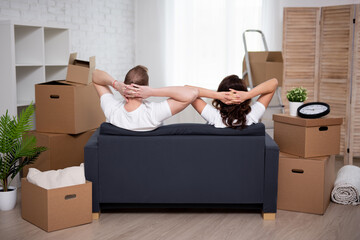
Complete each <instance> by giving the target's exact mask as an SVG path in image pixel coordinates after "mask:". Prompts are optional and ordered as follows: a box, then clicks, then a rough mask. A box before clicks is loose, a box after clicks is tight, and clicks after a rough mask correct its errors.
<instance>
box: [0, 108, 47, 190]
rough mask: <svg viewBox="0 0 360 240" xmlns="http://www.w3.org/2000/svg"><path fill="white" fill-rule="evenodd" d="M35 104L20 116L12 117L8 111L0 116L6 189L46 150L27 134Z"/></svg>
mask: <svg viewBox="0 0 360 240" xmlns="http://www.w3.org/2000/svg"><path fill="white" fill-rule="evenodd" d="M33 114H34V105H33V104H32V103H31V104H30V105H29V106H28V107H27V108H26V109H25V110H23V111H22V112H21V113H20V114H19V116H18V117H16V118H15V117H13V118H11V117H10V116H9V113H8V111H6V113H5V114H4V115H2V116H1V117H0V182H1V183H2V184H5V185H6V186H4V189H6V188H7V185H8V184H9V183H10V182H11V180H10V182H7V178H8V177H9V176H10V178H11V179H13V178H14V177H15V176H16V174H18V173H19V171H21V169H22V168H23V167H24V166H25V165H27V164H31V163H33V162H34V161H35V160H36V159H37V158H38V157H39V155H40V154H41V153H42V152H44V151H46V148H45V147H37V146H36V138H35V137H34V136H30V135H28V134H25V133H26V132H27V131H29V130H31V128H32V116H33Z"/></svg>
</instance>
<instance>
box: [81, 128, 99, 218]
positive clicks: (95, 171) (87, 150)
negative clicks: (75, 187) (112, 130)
mask: <svg viewBox="0 0 360 240" xmlns="http://www.w3.org/2000/svg"><path fill="white" fill-rule="evenodd" d="M99 134H100V129H97V130H96V131H95V132H94V134H93V135H92V136H91V137H90V139H89V140H88V142H87V143H86V145H85V147H84V165H85V178H86V180H88V181H91V182H92V195H93V212H99V211H100V208H99V159H98V137H99Z"/></svg>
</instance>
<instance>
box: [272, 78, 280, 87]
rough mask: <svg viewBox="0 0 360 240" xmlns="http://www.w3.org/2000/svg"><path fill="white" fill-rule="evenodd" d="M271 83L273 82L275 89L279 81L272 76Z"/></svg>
mask: <svg viewBox="0 0 360 240" xmlns="http://www.w3.org/2000/svg"><path fill="white" fill-rule="evenodd" d="M272 80H273V82H274V83H273V84H274V89H275V90H276V88H277V87H278V86H279V81H278V80H277V79H276V78H273V79H272Z"/></svg>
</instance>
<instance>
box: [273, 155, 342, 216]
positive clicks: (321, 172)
mask: <svg viewBox="0 0 360 240" xmlns="http://www.w3.org/2000/svg"><path fill="white" fill-rule="evenodd" d="M334 181H335V156H334V155H332V156H326V157H319V158H312V159H309V158H308V159H306V158H299V157H297V156H294V155H289V154H284V153H282V152H280V157H279V177H278V199H277V208H278V209H282V210H290V211H297V212H305V213H315V214H324V213H325V211H326V209H327V207H328V206H329V203H330V196H331V191H332V189H333V186H334Z"/></svg>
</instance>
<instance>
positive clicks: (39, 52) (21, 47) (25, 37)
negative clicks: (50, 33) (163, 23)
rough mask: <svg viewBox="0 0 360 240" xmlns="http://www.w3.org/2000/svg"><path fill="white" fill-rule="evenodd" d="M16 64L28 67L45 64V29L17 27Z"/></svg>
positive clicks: (15, 28)
mask: <svg viewBox="0 0 360 240" xmlns="http://www.w3.org/2000/svg"><path fill="white" fill-rule="evenodd" d="M14 30H15V31H14V33H15V63H16V64H19V65H20V64H27V65H42V64H44V48H43V29H42V28H41V27H30V26H22V25H15V27H14Z"/></svg>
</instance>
